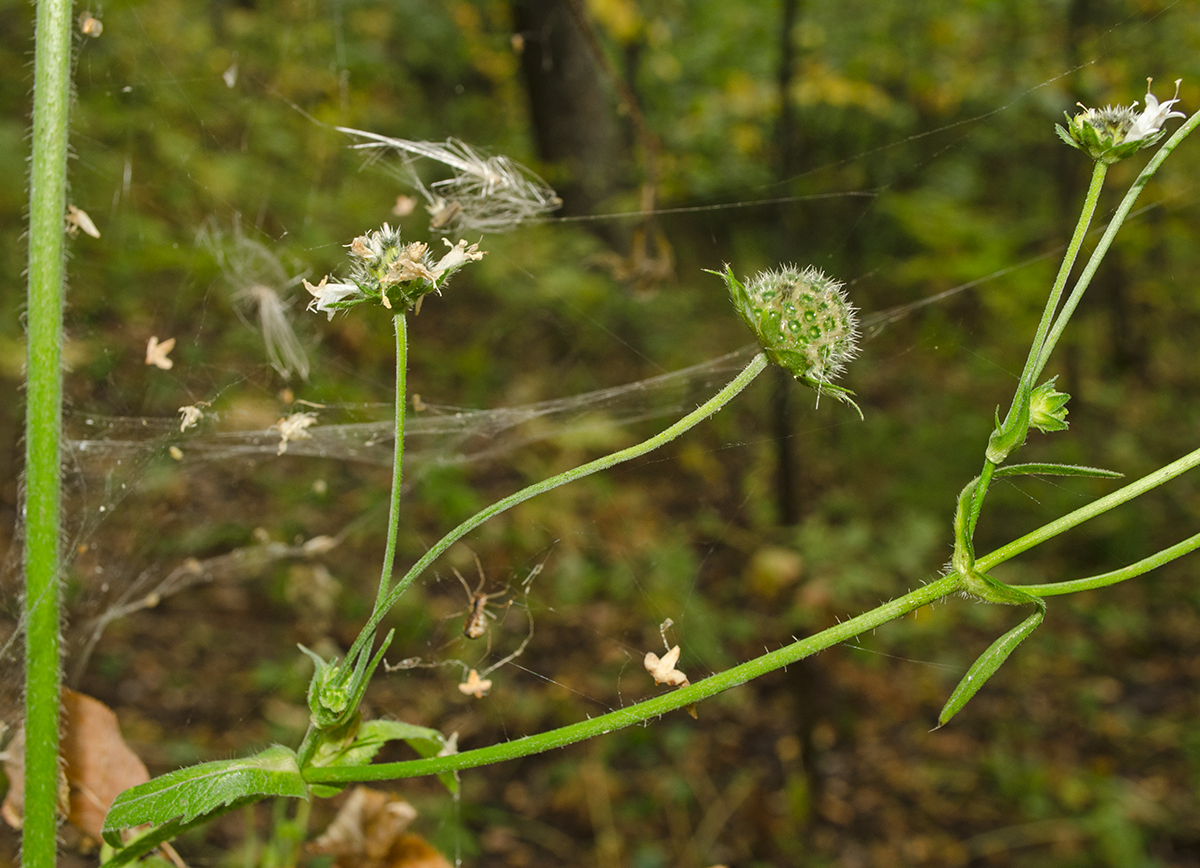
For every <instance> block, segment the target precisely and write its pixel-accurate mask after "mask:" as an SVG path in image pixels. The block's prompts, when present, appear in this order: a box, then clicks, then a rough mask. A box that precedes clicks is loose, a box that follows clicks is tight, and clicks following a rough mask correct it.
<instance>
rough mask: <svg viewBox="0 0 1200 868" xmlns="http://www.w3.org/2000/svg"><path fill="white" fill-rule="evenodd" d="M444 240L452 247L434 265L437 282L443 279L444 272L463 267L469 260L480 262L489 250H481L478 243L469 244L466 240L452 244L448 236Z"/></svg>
mask: <svg viewBox="0 0 1200 868" xmlns="http://www.w3.org/2000/svg"><path fill="white" fill-rule="evenodd" d="M442 241H444V242H445V244H446V246H447V247H449V248H450V252H449V253H447V254H446V255H445V256H443V257H442V258H441V259H439V260H438V264H437V265H435V266H434V267H433V275H434V281H435V282H436V281H439V280H441V279H442V275H443V274H446V273H447V272H450V271H454V270H456V269H459V268H462V267H463V266H464V265H466V264H467V263H468V262H478V261H479V260H481V259H483V255H484V253H486V252H487V251H485V250H480V249H479V245H478V244H472V245H470V246H468V245H467V242H466V241H460V242H458V243H457V244H451V243H450V240H449V239H448V238H443V239H442Z"/></svg>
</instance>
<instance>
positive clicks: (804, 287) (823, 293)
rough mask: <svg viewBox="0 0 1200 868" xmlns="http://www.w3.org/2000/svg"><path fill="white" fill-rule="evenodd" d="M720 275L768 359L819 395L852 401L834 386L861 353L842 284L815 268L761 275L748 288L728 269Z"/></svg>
mask: <svg viewBox="0 0 1200 868" xmlns="http://www.w3.org/2000/svg"><path fill="white" fill-rule="evenodd" d="M713 273H714V274H716V273H719V272H713ZM721 277H723V278H724V279H725V285H726V286H727V287H728V289H729V296H730V298H732V299H733V306H734V307H735V308H737V312H738V313H739V314H740V315H741V317H742V319H743V320H744V321H745V323H746V325H748V326H749V327H750V330H751V331H752V332H754V334H755V337H757V338H758V343H759V345H760V346H761V347H762V348H763V352H765V353H766V355H767V358H768V359H770V360H771V361H772V362H774V363H775V364H777V365H779V366H780V367H782V368H784V369H786V370H787V371H789V372H790V373H791V374H792V376H794V377H795V378H796V379H797V380H800V381H801V382H802V383H805V384H807V385H809V386H811V387H812V388H814V389H816V390H817V391H818V392H830V393H832V394H834V395H835V396H837V397H838V398H839V399H841V400H849V399H848V397H847V396H848V395H849V394H851V393H850V392H849V391H848V390H846V389H843V388H840V387H838V386H833V385H831V383H832V381H833V380H834V379H836V378H837V377H838V376H839V375H840V374H841V373H842V371H843V370H845V368H846V363H847V362H849V361H850V360H851V359H853V358H854V357H855V355H857V354H858V323H857V320H856V318H855V310H854V306H853V305H852V304H850V302H849V301H848V300H847V298H846V294H845V293H844V292H842V286H843V284H841V283H839V282H838V281H836V280H834V279H833V278H831V277H826V276H825V274H824V273H822V272H821V271H820V270H819V269H817V268H814V267H813V266H811V265H810V266H808V267H807V268H804V269H799V268H797V267H796V266H794V265H785V266H782V267H780V268H778V269H775V270H773V271H763V272H759V273H758V274H756V275H755V276H754V277H752V278H750V279H749V280H747V281H746V282H745V284H742V283H739V282H738V279H737V278H736V277H734V274H733V270H732V269H731V268H730V267H729V266H728V265H726V266H725V272H724V273H723V274H721ZM851 403H852V402H851Z"/></svg>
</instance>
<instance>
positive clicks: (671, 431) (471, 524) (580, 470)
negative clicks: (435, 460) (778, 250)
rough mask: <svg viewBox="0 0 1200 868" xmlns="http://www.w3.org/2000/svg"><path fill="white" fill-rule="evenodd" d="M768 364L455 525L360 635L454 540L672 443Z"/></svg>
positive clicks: (761, 362) (761, 360)
mask: <svg viewBox="0 0 1200 868" xmlns="http://www.w3.org/2000/svg"><path fill="white" fill-rule="evenodd" d="M766 366H767V357H766V355H764V354H763V353H758V354H757V355H755V356H754V358H753V359H751V360H750V363H749V364H747V365H746V367H745V368H743V369H742V371H741V373H739V374H738V375H737V376H736V377H734V378H733V379H732V380H731V381H730V382H729V383H728V384H727V385H726V386H725V387H724V388H723V389H721V391H719V392H717V394H715V395H713V397H711V398H709V399H708V400H707V401H705V402H704V403H703V404H701V405H700V406H699V407H697V408H696V409H695V410H693V411H692V412H691V413H688V414H687V415H686V416H684V417H683V418H682V419H680V420H679V421H678V422H676V423H675V424H674V425H672V426H670V427H669V428H667V429H665V430H663V431H661V432H659V433H658V434H655V435H654V436H653V437H651V438H649V439H648V440H643V441H642V442H641V443H638V444H635V445H633V446H630V447H628V448H627V449H622V450H620V451H618V452H614V453H612V454H611V455H605V456H604V457H603V458H597V459H596V460H595V461H591V462H589V463H587V464H583V465H580V466H579V467H575V468H572V469H571V470H568V471H566V472H564V473H560V474H558V475H557V476H552V477H550V478H549V479H545V480H543V481H541V482H535V483H534V484H533V485H530V486H527V487H526V488H522V489H521V490H520V491H518V492H516V493H515V494H510V495H509V496H508V497H506V498H504V499H502V500H498V501H496V502H495V503H493V504H492V505H491V506H489V507H487V508H485V509H482V510H480V511H479V512H477V513H475V515H473V516H471V517H470V518H468V519H467V520H466V521H464V522H463V523H462V524H460V525H459V526H458V527H456V528H454V530H452V531H450V532H449V533H448V534H446V535H445V536H444V537H442V538H441V539H440V540H438V541H437V542H436V543H435V544H434V545H433V546H432V547H431V548H430V549H429V551H427V552H426V553H425V554H424V556H423V557H422V558H421V559H420V560H419V561H417V562H416V563H415V564H413V566H412V568H411V569H410V570H409V571H408V572H407V573H405V575H404V576H403V577H402V578H401V579H400V581H398V582H397V583H396V585H395V587H394V588H392V589H391V591H390V592H389V593H388V595H387V597H386V599H385V600H384V601H383V605H381V606H380V605H376V607H375V611H374V612H373V613H372V614H371V618H370V619H369V620H368V621H367V624H366V626H364V627H363V632H362V633H361V634H360V636H359V639H360V640H361V638H362V636H364V635H370V634H373V633H374V631H375V628H376V627H378V626H379V622H380V621H381V620H382V619H383V616H384V615H385V614H386V613H387V610H388V609H390V608H391V607H392V606H393V605H395V603H396V601H397V600H399V599H400V595H401V594H403V593H404V591H405V590H406V589H407V588H408V586H409V585H411V584H412V582H413V580H414V579H415V578H416V577H417V576H419V575H421V573H423V572H424V571H425V570H426V569H427V568H428V567H429V565H430V564H432V563H433V562H434V561H435V560H437V558H439V557H440V556H441V555H442V554H443V553H444V552H445V551H446V549H448V548H450V546H452V545H454V543H456V542H458V541H459V540H460V539H462V538H463V537H464V536H466V535H467V534H468V533H470V532H471V531H472V530H474V529H475V528H477V527H479V526H480V525H481V524H483V523H484V522H485V521H487V520H488V519H490V518H492V517H493V516H496V515H499V514H500V513H502V512H504V511H505V510H507V509H510V508H512V507H514V506H516V505H517V504H518V503H523V502H525V501H526V500H529V499H530V498H531V497H536V496H537V495H539V494H545V493H546V492H547V491H551V490H552V489H555V488H558V487H559V486H561V485H566V484H567V483H568V482H574V481H575V480H577V479H582V478H583V477H585V476H590V475H591V474H593V473H596V472H597V471H600V470H606V469H608V468H609V467H614V466H616V465H618V464H621V463H622V462H625V461H629V460H631V459H633V458H637V457H639V456H642V455H645V454H646V453H647V452H652V451H654V450H655V449H657V448H659V447H660V446H662V445H664V444H666V443H669V442H670V441H672V440H674V439H675V438H676V437H678V436H679V435H680V434H682V433H683V432H685V431H687V430H688V429H690V428H694V427H695V426H696V425H698V424H700V423H701V422H703V421H704V420H705V419H707V418H708V417H709V416H711V415H713V414H714V413H716V412H717V411H718V410H720V409H721V408H722V407H724V406H725V405H726V404H728V403H729V402H730V401H732V400H733V398H734V397H735V396H736V395H738V393H740V392H741V391H742V390H743V389H745V388H746V387H747V386H748V385H750V383H751V382H753V380H754V378H755V377H757V376H758V375H759V374H760V373H762V370H763V368H765V367H766ZM355 644H356V646H357V645H358V644H359V640H356V642H355Z"/></svg>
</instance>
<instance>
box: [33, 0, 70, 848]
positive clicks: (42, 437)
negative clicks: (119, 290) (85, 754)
mask: <svg viewBox="0 0 1200 868" xmlns="http://www.w3.org/2000/svg"><path fill="white" fill-rule="evenodd" d="M70 61H71V4H70V2H68V0H39V2H38V4H37V18H36V36H35V43H34V78H33V152H32V159H31V161H30V173H29V296H28V358H27V362H26V372H27V373H26V402H27V403H26V410H25V824H24V829H23V832H22V848H21V849H22V854H21V859H22V864H23V865H25V866H28V868H46V866H52V865H54V861H55V855H56V853H55V826H56V816H55V806H56V802H57V792H58V712H59V690H60V670H59V623H58V620H59V594H60V592H59V569H60V561H59V551H58V544H59V508H60V506H61V500H62V496H61V480H60V478H59V449H60V445H59V438H60V432H61V428H62V311H63V274H64V265H63V234H64V233H63V227H64V224H63V215H64V214H65V213H66V184H67V123H68V110H69V108H70V99H71V83H70Z"/></svg>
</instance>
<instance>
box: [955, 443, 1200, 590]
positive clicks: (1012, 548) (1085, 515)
mask: <svg viewBox="0 0 1200 868" xmlns="http://www.w3.org/2000/svg"><path fill="white" fill-rule="evenodd" d="M1197 465H1200V449H1197V450H1195V451H1193V452H1189V453H1188V454H1187V455H1184V456H1183V457H1182V458H1179V459H1176V460H1175V461H1172V462H1171V463H1170V464H1168V465H1166V466H1165V467H1160V468H1159V469H1158V470H1156V471H1154V472H1153V473H1150V474H1148V475H1146V476H1143V477H1142V478H1141V479H1139V480H1137V481H1136V482H1131V483H1129V485H1126V486H1124V487H1123V488H1119V489H1117V490H1116V491H1114V492H1112V494H1107V495H1105V496H1104V497H1101V498H1100V499H1099V500H1094V501H1092V502H1091V503H1089V504H1087V505H1086V506H1082V507H1080V508H1079V509H1077V510H1075V511H1074V512H1070V513H1067V514H1066V515H1064V516H1063V517H1062V518H1058V519H1055V520H1054V521H1052V522H1050V523H1049V524H1045V525H1043V526H1042V527H1040V528H1038V529H1037V530H1035V531H1031V532H1029V533H1027V534H1025V536H1023V537H1021V538H1020V539H1017V540H1013V541H1012V542H1010V543H1009V544H1008V545H1005V546H1001V547H1000V548H998V549H996V550H995V551H994V552H991V553H989V554H987V555H984V556H983V557H981V558H979V560H978V561H976V564H975V565H976V568H977V569H978V570H980V571H984V572H986V571H987V570H990V569H992V568H993V567H995V566H997V565H998V564H1002V563H1004V562H1005V561H1007V560H1009V559H1011V558H1014V557H1016V556H1017V555H1019V554H1021V553H1022V552H1025V551H1028V550H1029V549H1031V548H1033V547H1034V546H1037V545H1041V544H1042V543H1044V542H1046V541H1047V540H1049V539H1051V538H1053V537H1055V536H1058V535H1059V534H1060V533H1063V532H1064V531H1067V530H1070V529H1071V528H1073V527H1077V526H1078V525H1081V524H1083V523H1084V522H1085V521H1090V520H1091V519H1093V518H1095V517H1096V516H1098V515H1101V514H1103V513H1105V512H1108V511H1109V510H1110V509H1115V508H1116V507H1118V506H1120V505H1121V504H1123V503H1128V502H1129V501H1131V500H1133V499H1134V498H1135V497H1140V496H1141V495H1143V494H1145V493H1146V492H1148V491H1150V490H1152V489H1154V488H1157V487H1158V486H1160V485H1163V484H1164V483H1166V482H1169V481H1170V480H1172V479H1174V478H1175V477H1177V476H1180V475H1182V474H1184V473H1186V472H1187V471H1189V470H1191V469H1192V468H1193V467H1196V466H1197ZM1168 551H1169V550H1168ZM1016 587H1020V588H1023V589H1025V590H1029V592H1030V593H1034V594H1037V595H1038V596H1042V595H1043V592H1041V591H1037V590H1034V588H1035V587H1036V586H1032V585H1031V586H1029V587H1028V588H1024V586H1020V585H1018V586H1016Z"/></svg>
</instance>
